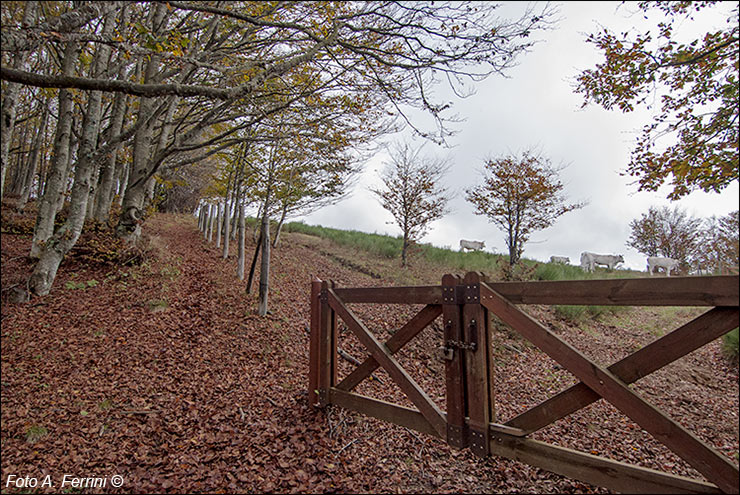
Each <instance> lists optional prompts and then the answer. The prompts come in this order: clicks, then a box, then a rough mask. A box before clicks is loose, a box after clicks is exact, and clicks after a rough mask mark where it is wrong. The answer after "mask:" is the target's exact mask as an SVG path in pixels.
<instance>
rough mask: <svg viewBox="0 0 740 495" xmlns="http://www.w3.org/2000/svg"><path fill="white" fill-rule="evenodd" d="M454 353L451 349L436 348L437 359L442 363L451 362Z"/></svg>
mask: <svg viewBox="0 0 740 495" xmlns="http://www.w3.org/2000/svg"><path fill="white" fill-rule="evenodd" d="M454 352H455V349H453V348H452V347H447V346H441V347H438V348H437V357H438V358H439V359H440V360H442V361H452V359H453V354H454Z"/></svg>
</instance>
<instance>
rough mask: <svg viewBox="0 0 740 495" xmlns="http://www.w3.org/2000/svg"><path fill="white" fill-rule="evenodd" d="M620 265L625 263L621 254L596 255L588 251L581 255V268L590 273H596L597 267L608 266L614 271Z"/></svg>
mask: <svg viewBox="0 0 740 495" xmlns="http://www.w3.org/2000/svg"><path fill="white" fill-rule="evenodd" d="M618 263H624V258H623V257H622V255H621V254H616V255H615V254H596V253H589V252H588V251H584V252H583V253H581V268H583V269H584V270H586V271H589V272H592V271H594V268H595V267H596V265H606V266H607V267H609V269H610V270H613V269H614V267H615V266H617V264H618Z"/></svg>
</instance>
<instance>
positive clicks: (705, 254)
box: [695, 210, 740, 274]
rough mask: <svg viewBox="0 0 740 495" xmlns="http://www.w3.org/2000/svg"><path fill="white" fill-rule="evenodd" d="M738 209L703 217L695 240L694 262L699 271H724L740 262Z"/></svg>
mask: <svg viewBox="0 0 740 495" xmlns="http://www.w3.org/2000/svg"><path fill="white" fill-rule="evenodd" d="M739 213H740V212H738V210H735V211H734V212H731V213H729V214H727V215H725V216H723V217H717V216H715V215H713V216H711V217H709V218H706V219H704V221H703V223H702V225H701V232H700V233H699V239H698V242H697V250H696V251H697V253H696V258H695V262H696V264H697V265H698V268H699V269H700V270H701V271H705V270H707V271H711V272H714V273H720V274H723V273H726V270H727V269H728V268H737V266H738V264H740V225H739V223H738V222H739V220H740V217H739Z"/></svg>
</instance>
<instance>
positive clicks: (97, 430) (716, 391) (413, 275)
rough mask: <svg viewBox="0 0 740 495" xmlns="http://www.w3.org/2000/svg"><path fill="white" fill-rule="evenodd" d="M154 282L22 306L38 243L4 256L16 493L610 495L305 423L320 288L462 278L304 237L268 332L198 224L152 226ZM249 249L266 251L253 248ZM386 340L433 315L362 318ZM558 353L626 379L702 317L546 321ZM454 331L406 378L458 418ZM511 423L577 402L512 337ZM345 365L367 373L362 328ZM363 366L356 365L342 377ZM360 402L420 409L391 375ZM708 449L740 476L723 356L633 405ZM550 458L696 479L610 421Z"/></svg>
mask: <svg viewBox="0 0 740 495" xmlns="http://www.w3.org/2000/svg"><path fill="white" fill-rule="evenodd" d="M145 227H146V232H147V233H148V236H149V250H150V253H149V255H148V256H147V258H146V261H145V262H144V263H143V264H141V265H138V266H132V267H120V266H119V267H116V266H112V265H106V264H89V263H87V264H82V263H81V261H80V257H79V256H77V257H75V256H72V257H71V258H70V259H69V260H68V261H65V263H64V264H63V265H62V267H61V269H60V272H59V275H58V277H57V281H56V283H55V286H54V289H53V290H52V292H51V293H50V294H49V295H48V296H46V297H43V298H37V299H32V300H31V301H30V302H23V303H15V302H11V294H12V292H13V287H14V286H16V285H18V284H23V281H24V280H25V278H26V277H27V276H28V274H29V273H30V269H31V263H30V261H29V260H28V259H27V258H26V253H27V252H28V247H29V243H30V236H28V235H19V234H3V235H2V236H1V240H2V266H3V268H2V291H3V304H2V434H1V437H0V438H1V441H2V487H3V488H2V490H3V492H19V491H29V490H21V489H16V488H13V487H12V486H11V487H6V480H7V479H8V476H9V475H11V474H13V475H16V476H18V477H24V476H30V477H35V478H37V479H39V480H42V479H43V478H44V476H46V475H51V480H52V481H53V483H54V486H53V488H51V489H48V488H44V489H41V488H37V489H35V490H30V491H38V492H59V491H62V490H63V487H61V482H62V478H63V476H64V475H65V474H67V475H71V476H78V477H106V478H108V479H110V477H111V476H112V475H120V476H122V477H123V480H124V483H123V486H122V487H120V488H113V487H111V486H110V484H109V485H108V486H106V487H105V488H103V489H100V488H97V489H92V488H88V489H76V488H72V489H71V490H69V491H73V492H80V491H81V492H100V491H103V492H106V493H107V492H122V493H130V492H157V493H182V492H280V493H286V492H291V493H292V492H300V493H306V492H309V493H317V492H318V493H322V492H344V493H346V492H384V493H386V492H392V493H456V492H467V493H494V492H529V493H559V492H572V493H607V491H606V490H604V489H602V488H599V487H595V486H592V485H588V484H584V483H581V482H578V481H574V480H570V479H567V478H563V477H561V476H558V475H555V474H551V473H548V472H546V471H543V470H540V469H537V468H534V467H531V466H528V465H525V464H522V463H519V462H515V461H510V460H507V459H503V458H498V457H494V458H490V459H486V460H480V459H477V458H475V457H474V456H472V455H471V454H470V453H469V452H468V451H462V452H461V451H456V450H455V449H452V448H450V447H448V446H447V445H445V444H444V443H443V442H441V441H439V440H436V439H434V438H431V437H428V436H425V435H422V434H417V433H415V432H412V431H409V430H407V429H405V428H402V427H398V426H395V425H392V424H388V423H383V422H380V421H377V420H375V419H373V418H369V417H365V416H363V415H361V414H357V413H354V412H351V411H347V410H342V409H339V408H335V407H329V408H327V409H326V410H318V411H316V410H311V409H310V408H308V407H307V390H306V388H307V376H308V333H307V326H308V322H309V306H308V292H309V287H310V285H309V284H310V280H311V278H312V277H313V276H318V277H320V278H322V279H331V280H334V281H336V283H337V284H338V285H339V286H344V287H350V286H389V285H398V284H399V283H429V284H434V283H438V282H439V280H441V276H442V274H443V273H444V272H445V271H449V270H445V269H444V267H438V266H436V267H435V266H427V265H424V263H423V262H421V261H418V262H416V263H415V264H414V266H413V268H411V269H410V270H406V271H402V270H399V268H398V266H397V261H389V260H378V259H372V258H370V257H368V256H367V255H365V254H362V253H357V252H353V251H352V250H351V249H349V248H343V247H338V246H335V245H332V244H331V243H329V242H328V241H325V240H322V239H318V238H313V237H310V236H305V235H301V234H289V233H288V234H284V238H283V241H282V244H281V246H280V247H279V248H278V249H276V250H275V251H274V253H273V257H272V267H271V282H272V288H271V296H270V309H271V314H270V315H268V316H267V317H259V316H257V315H256V306H257V302H256V295H255V293H256V284H255V289H254V290H253V291H252V292H253V293H252V294H249V295H248V294H246V293H245V290H244V283H242V282H239V281H238V279H237V278H236V276H235V258H234V255H233V250H232V256H231V257H230V258H229V259H227V260H224V259H222V257H221V250H220V249H217V248H216V247H215V244H209V243H207V242H205V241H204V240H203V239H202V237H201V236H200V234H199V233H198V231H197V227H196V223H195V219H193V218H191V217H189V216H175V215H157V216H155V217H154V218H152V219H151V220H150V221H148V222H147V223H146V224H145ZM249 246H250V249H253V247H254V246H253V244H251V243H250V245H249ZM353 309H354V310H356V311H357V313H358V314H359V315H360V316H361V317H362V318H363V319H364V320H365V321H366V322H367V323H368V326H370V328H372V329H373V331H375V332H377V334H378V337H379V338H381V339H386V338H387V337H388V336H389V335H390V331H392V329H393V328H397V327H398V326H399V325H401V324H403V322H405V321H406V320H407V319H408V318H409V317H410V316H411V315H412V314H413V311H414V310H415V309H418V308H405V307H399V306H395V307H393V306H383V307H377V306H375V307H370V306H364V307H363V306H359V305H357V307H355V306H353ZM528 311H529V312H530V313H532V314H533V315H535V316H537V317H539V318H541V319H543V320H544V321H546V322H548V324H550V325H551V327H552V328H554V329H555V330H556V331H557V332H558V334H559V335H560V336H561V337H562V338H564V339H566V340H567V341H568V342H570V343H571V344H573V345H574V346H576V347H577V348H578V349H580V350H582V351H583V352H584V353H586V354H587V355H589V356H590V357H592V358H593V359H595V360H597V361H598V362H600V363H602V364H605V365H606V364H610V363H611V362H613V361H615V360H617V359H620V358H621V357H623V356H625V355H627V354H629V353H630V352H633V351H634V350H636V349H637V348H639V347H641V346H643V345H645V344H646V343H648V342H650V341H652V340H654V339H655V338H656V336H658V335H660V334H661V333H663V332H666V331H670V330H671V329H673V328H675V327H677V326H678V325H680V324H681V323H682V322H685V321H688V320H689V319H691V318H692V317H694V316H696V315H697V314H699V313H700V312H701V310H700V309H697V308H681V309H677V308H662V309H653V310H647V309H641V310H629V311H626V310H625V311H620V312H616V313H614V314H607V315H604V316H602V317H600V318H599V319H598V320H597V321H592V322H585V323H581V324H579V325H573V324H570V323H568V322H565V321H563V320H561V319H558V318H557V317H556V315H555V314H554V313H552V311H551V310H550V309H548V308H539V307H533V308H528ZM440 335H441V333H440V329H439V325H436V326H435V325H433V326H432V327H431V328H429V329H427V330H425V332H424V333H423V334H422V336H420V338H419V339H418V341H416V342H412V343H411V344H410V345H409V346H408V347H409V348H408V349H405V350H404V351H402V353H401V356H400V361H401V363H402V364H403V365H404V366H405V367H406V368H407V369H408V371H409V373H410V374H411V375H412V376H413V377H414V379H415V380H416V381H417V382H418V383H420V384H421V385H422V386H423V387H424V389H425V390H427V391H428V392H429V395H430V396H431V397H432V398H433V399H435V400H437V401H438V403H439V404H440V406H441V407H442V408H444V396H443V381H442V370H443V365H442V363H441V362H439V361H438V360H437V359H436V358H435V357H434V348H436V347H437V345H438V342H439V340H440V338H441V337H440ZM496 341H497V346H496V350H495V356H496V370H495V373H496V377H497V388H496V403H497V414H498V417H499V420H500V421H502V422H503V421H506V420H507V419H508V418H510V417H512V416H513V415H514V414H517V413H518V412H521V411H522V410H524V409H526V408H527V407H529V406H531V405H534V404H536V403H537V402H539V401H541V400H542V399H544V398H546V397H548V396H550V395H552V394H553V393H554V392H557V391H559V390H562V389H563V388H565V387H567V386H569V385H571V384H573V383H575V381H574V379H573V378H572V376H571V375H570V374H569V373H567V372H565V371H564V370H562V369H561V368H560V367H559V366H558V365H557V363H555V362H554V361H552V360H550V359H549V358H548V357H547V356H544V355H543V354H541V353H540V352H539V351H537V350H536V349H535V348H533V347H532V346H530V345H528V344H527V343H526V342H524V341H523V340H521V339H520V338H518V337H517V336H515V335H513V334H512V333H511V332H510V331H508V330H506V329H505V328H503V327H502V328H501V329H499V330H497V332H496ZM339 345H340V346H341V347H342V348H343V349H344V350H345V351H347V352H349V353H350V354H352V355H353V356H354V357H356V358H358V359H364V357H365V356H366V354H365V353H364V352H363V350H362V347H361V346H360V345H359V343H358V342H357V341H356V340H355V339H354V337H353V336H351V335H350V334H349V332H348V331H347V330H346V328H344V327H340V342H339ZM352 367H353V366H352V365H350V364H348V363H345V362H344V361H341V362H340V363H339V374H340V376H343V375H346V374H347V373H349V371H351V369H352ZM377 376H378V378H380V379H381V380H382V383H380V382H377V381H371V382H368V383H366V384H362V385H361V386H360V388H359V391H360V392H362V393H365V394H368V395H371V396H374V397H378V398H382V399H384V400H393V401H396V402H399V403H405V404H408V402H405V401H406V399H405V398H404V397H403V395H402V394H401V393H400V392H399V391H398V389H397V387H395V385H393V384H392V383H391V380H390V378H389V377H388V375H386V374H385V373H384V372H383V371H382V370H381V371H379V372H378V373H377ZM635 388H636V389H637V390H639V391H640V392H641V393H642V394H643V395H644V396H645V397H646V398H647V399H648V400H650V401H651V403H653V404H655V405H656V406H657V407H659V408H661V409H662V410H664V411H666V412H667V413H669V414H670V415H671V416H672V417H673V418H674V419H676V420H677V421H679V422H680V423H681V424H683V425H684V426H686V427H687V428H689V429H690V430H691V431H692V432H694V433H695V434H696V435H697V436H698V437H699V438H701V439H702V440H704V441H705V442H707V443H709V444H710V445H712V446H713V447H714V448H715V449H717V450H718V451H720V452H722V453H724V454H726V455H727V456H728V457H729V458H730V459H732V460H733V462H735V463H737V459H738V414H737V411H738V369H737V364H736V363H729V362H728V361H727V360H726V359H725V358H724V357H723V356H722V354H721V350H720V343H719V342H713V343H712V344H710V345H707V346H705V347H704V348H703V349H700V350H698V351H696V352H694V353H692V354H690V355H689V356H687V357H685V358H683V359H682V360H680V361H678V362H676V363H674V364H673V365H670V366H668V367H666V368H665V369H663V370H661V371H659V372H657V373H655V374H654V375H651V376H649V377H646V378H644V379H643V380H641V381H640V382H638V383H637V384H636V386H635ZM534 438H537V439H540V440H544V441H549V442H552V443H556V444H558V445H563V446H566V447H571V448H577V449H579V450H584V451H586V452H592V453H594V454H598V455H602V456H605V457H610V458H614V459H617V460H622V461H626V462H631V463H635V464H639V465H642V466H646V467H651V468H655V469H660V470H664V471H668V472H672V473H675V474H681V475H688V476H693V477H698V476H699V475H698V474H697V473H696V472H695V471H694V470H693V469H692V468H691V467H690V466H688V465H687V464H686V463H685V462H684V461H682V460H681V459H679V458H677V457H676V456H675V455H673V454H672V453H671V452H670V451H668V449H667V448H665V447H663V446H662V445H661V444H660V443H658V442H656V441H655V440H653V439H652V437H650V435H648V434H647V433H645V432H644V431H643V430H641V429H640V428H639V427H637V426H636V425H635V424H633V423H632V422H631V421H630V420H628V419H627V418H625V417H624V416H623V415H621V414H620V413H619V412H618V411H617V410H616V409H614V408H613V407H612V406H610V405H608V404H605V403H604V401H600V402H598V403H595V404H593V405H592V406H590V407H588V408H586V409H584V410H582V411H579V412H578V413H576V414H573V415H572V416H570V417H569V418H567V419H564V420H561V421H559V422H557V423H555V424H554V425H552V426H550V427H548V428H546V429H544V430H542V431H540V432H538V433H537V434H536V435H535V437H534Z"/></svg>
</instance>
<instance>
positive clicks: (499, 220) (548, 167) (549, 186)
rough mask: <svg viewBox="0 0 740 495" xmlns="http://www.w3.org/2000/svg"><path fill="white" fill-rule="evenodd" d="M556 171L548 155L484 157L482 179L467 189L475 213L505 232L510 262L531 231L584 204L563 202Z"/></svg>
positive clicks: (467, 197)
mask: <svg viewBox="0 0 740 495" xmlns="http://www.w3.org/2000/svg"><path fill="white" fill-rule="evenodd" d="M559 171H560V169H558V168H557V167H554V166H553V165H552V164H551V163H550V160H548V159H547V158H544V157H541V156H538V155H536V154H534V153H532V152H529V151H525V152H524V153H523V154H522V156H521V157H517V156H513V155H511V156H504V157H501V158H496V159H489V160H487V161H486V162H485V164H484V168H483V183H482V184H478V185H476V186H473V187H471V188H469V189H467V190H466V199H467V200H468V201H469V202H470V203H472V204H473V206H475V213H476V214H478V215H483V216H486V217H488V218H489V221H491V222H493V223H495V224H496V225H497V226H498V227H499V228H500V229H501V230H503V231H504V232H505V234H506V245H507V247H508V249H509V263H510V264H511V265H512V266H513V265H516V264H517V263H518V262H519V259H520V258H521V256H522V253H523V252H524V245H525V244H526V243H527V241H528V240H529V236H530V235H531V234H532V232H534V231H537V230H542V229H546V228H547V227H549V226H551V225H552V224H553V223H554V222H555V220H556V219H557V218H558V217H560V216H561V215H563V214H565V213H567V212H569V211H573V210H576V209H578V208H582V207H583V206H584V205H585V203H567V202H566V197H565V194H564V192H563V189H564V186H563V183H562V182H561V181H560V179H559V177H558V174H559Z"/></svg>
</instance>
